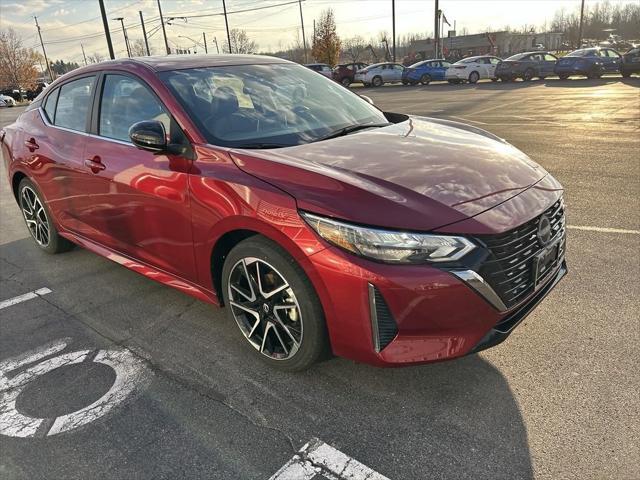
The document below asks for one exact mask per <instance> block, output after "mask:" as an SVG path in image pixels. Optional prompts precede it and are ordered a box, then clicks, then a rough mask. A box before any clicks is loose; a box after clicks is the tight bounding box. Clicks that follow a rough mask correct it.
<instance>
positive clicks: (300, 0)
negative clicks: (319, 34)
mask: <svg viewBox="0 0 640 480" xmlns="http://www.w3.org/2000/svg"><path fill="white" fill-rule="evenodd" d="M298 5H299V6H300V25H301V26H302V45H303V47H304V63H307V38H306V37H305V36H304V18H303V17H302V0H298Z"/></svg>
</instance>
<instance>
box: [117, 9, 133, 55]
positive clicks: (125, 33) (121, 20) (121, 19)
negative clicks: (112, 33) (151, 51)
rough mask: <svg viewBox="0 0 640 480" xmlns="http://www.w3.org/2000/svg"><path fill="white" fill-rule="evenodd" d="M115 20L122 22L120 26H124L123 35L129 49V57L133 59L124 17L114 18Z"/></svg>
mask: <svg viewBox="0 0 640 480" xmlns="http://www.w3.org/2000/svg"><path fill="white" fill-rule="evenodd" d="M113 20H116V21H120V25H122V33H124V44H125V46H126V47H127V56H128V57H129V58H131V49H130V48H129V38H128V37H127V29H126V28H124V17H118V18H114V19H113Z"/></svg>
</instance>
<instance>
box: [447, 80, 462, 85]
mask: <svg viewBox="0 0 640 480" xmlns="http://www.w3.org/2000/svg"><path fill="white" fill-rule="evenodd" d="M447 81H448V82H449V85H458V84H459V83H460V80H457V79H451V80H447Z"/></svg>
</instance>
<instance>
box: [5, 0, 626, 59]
mask: <svg viewBox="0 0 640 480" xmlns="http://www.w3.org/2000/svg"><path fill="white" fill-rule="evenodd" d="M287 1H290V0H227V2H226V4H227V11H229V12H233V11H235V10H244V9H248V8H254V7H264V6H268V5H278V4H282V3H286V2H287ZM104 2H105V6H106V9H107V16H108V18H109V19H110V21H109V24H110V29H111V31H112V39H113V42H114V48H115V50H116V57H120V56H126V50H125V44H124V38H123V34H122V32H121V30H120V23H119V22H117V21H114V20H111V19H113V18H116V17H124V21H125V25H126V26H127V31H128V34H129V38H130V41H133V40H135V39H139V38H142V30H141V28H140V20H139V15H138V11H139V10H141V11H142V13H143V15H144V17H145V22H146V23H147V25H146V27H147V33H148V34H149V33H150V32H152V33H151V38H150V45H151V47H152V49H154V50H155V53H163V40H162V32H161V31H156V28H155V27H158V26H159V15H158V7H157V3H156V0H137V1H134V0H104ZM161 2H162V10H163V14H164V16H165V17H167V16H173V15H175V16H193V15H207V14H212V13H213V14H215V13H220V12H222V0H161ZM596 2H597V0H587V5H589V4H594V3H596ZM610 2H611V3H629V0H610ZM395 3H396V32H397V35H398V36H400V35H403V34H407V33H412V32H415V33H419V32H423V33H425V34H431V33H432V31H433V10H434V1H433V0H396V2H395ZM579 5H580V0H440V8H441V9H442V10H443V11H444V13H445V15H446V17H447V18H448V20H449V21H450V22H451V23H452V24H453V21H454V20H455V21H456V22H457V30H458V31H461V30H462V29H463V28H466V29H467V30H468V31H469V32H470V33H474V32H483V31H487V30H494V29H502V28H503V27H504V26H506V25H511V26H512V27H521V26H523V25H543V24H544V23H545V22H549V23H550V22H551V19H552V18H553V15H554V12H555V11H556V10H558V9H561V8H564V9H566V11H567V12H569V11H573V9H575V8H576V7H579ZM302 6H303V14H304V22H305V29H306V34H307V37H310V36H311V31H312V29H313V19H314V18H318V17H319V15H320V12H321V11H322V10H323V9H326V8H328V7H332V8H333V9H334V11H335V14H336V21H337V25H338V34H339V35H340V36H341V37H343V38H346V37H350V36H353V35H362V36H364V37H366V38H368V37H370V36H371V35H375V34H376V33H377V32H379V31H382V30H387V31H388V32H391V0H333V1H330V0H304V1H303V3H302ZM34 15H37V16H38V21H39V23H40V26H41V28H42V36H43V39H44V42H45V46H46V49H47V55H48V56H49V59H50V60H54V59H64V60H67V61H69V60H71V61H77V62H79V63H81V61H82V51H81V50H80V44H82V45H83V46H84V49H85V52H86V53H87V55H89V54H91V53H94V52H99V53H101V54H103V55H105V56H106V55H107V52H108V51H107V46H106V42H105V39H104V33H103V27H102V21H101V19H100V9H99V4H98V0H0V28H3V29H5V28H8V27H13V28H14V29H15V30H16V31H18V33H19V34H20V35H21V36H22V37H23V39H24V43H25V46H28V47H34V48H36V47H37V48H38V49H39V50H40V46H39V43H38V37H37V32H36V28H35V25H34V20H33V16H34ZM229 26H230V28H242V29H245V30H246V31H247V33H248V34H249V36H250V37H251V38H252V39H253V40H255V41H256V42H257V43H258V45H259V46H260V50H261V51H275V50H278V49H281V48H286V47H287V46H289V45H290V44H291V43H293V42H294V41H295V39H296V36H297V35H298V32H299V28H300V12H299V9H298V5H297V3H294V4H290V5H281V6H276V7H273V8H267V9H262V10H259V11H253V12H245V13H234V14H232V15H229ZM446 28H447V27H446V26H445V29H446ZM166 29H167V36H168V37H169V43H170V46H171V47H172V48H175V47H176V46H180V47H182V48H190V47H192V46H193V41H191V40H189V39H187V38H181V37H180V36H181V35H182V36H188V37H191V38H192V39H193V40H195V41H202V32H203V31H204V32H206V34H207V37H208V41H209V42H212V41H213V38H214V37H216V38H217V39H218V42H223V41H224V39H225V29H224V17H222V16H219V15H218V16H203V17H199V18H189V19H188V20H187V21H186V22H185V21H184V20H175V21H174V22H172V25H168V26H167V27H166ZM212 48H215V47H212V46H211V47H210V49H209V52H210V53H211V52H212Z"/></svg>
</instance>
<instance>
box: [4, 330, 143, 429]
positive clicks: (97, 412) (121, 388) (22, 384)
mask: <svg viewBox="0 0 640 480" xmlns="http://www.w3.org/2000/svg"><path fill="white" fill-rule="evenodd" d="M68 341H69V339H61V340H56V341H54V342H51V343H48V344H46V345H42V346H41V347H39V348H36V349H34V350H31V351H29V352H26V353H24V354H22V355H19V356H17V357H13V358H9V359H7V360H3V361H0V434H2V435H7V436H11V437H40V436H50V435H56V434H58V433H63V432H68V431H70V430H74V429H76V428H78V427H81V426H83V425H86V424H88V423H91V422H93V421H94V420H97V419H98V418H100V417H102V416H104V415H106V414H107V413H109V412H110V411H111V410H112V409H113V408H114V407H116V406H117V405H118V404H120V403H122V402H123V401H124V400H125V399H126V398H127V397H128V396H129V395H130V394H131V393H132V392H133V391H134V390H136V389H137V388H139V387H141V386H142V385H143V384H144V383H146V380H147V378H148V375H147V372H146V367H145V365H144V363H143V361H142V360H141V359H140V358H138V357H136V356H134V355H133V353H131V352H130V351H128V350H124V349H114V350H97V351H96V350H78V351H75V352H69V353H61V352H62V351H63V350H64V349H65V348H66V347H67V342H68ZM53 355H55V356H53ZM36 362H38V363H36ZM81 362H96V363H102V364H104V365H107V366H109V367H111V368H112V369H113V371H114V372H115V374H116V375H115V381H114V382H113V385H112V386H111V388H110V389H109V390H108V391H107V392H106V393H105V394H104V395H102V396H101V397H100V398H99V399H97V400H96V401H94V402H93V403H92V404H90V405H87V406H86V407H83V408H81V409H80V410H77V411H75V412H71V413H68V414H65V415H61V416H59V417H57V418H55V419H46V418H36V417H30V416H28V415H25V414H23V413H21V412H19V411H18V410H17V408H16V400H17V399H18V397H19V396H20V394H21V393H22V391H23V390H24V389H25V388H26V386H27V385H28V384H29V383H30V382H32V381H33V380H35V379H36V378H37V377H40V376H42V375H44V374H46V373H49V372H51V371H53V370H55V369H57V368H60V367H64V366H66V365H74V364H79V363H81ZM32 364H35V365H32ZM27 365H31V366H29V367H28V368H26V369H24V370H23V371H20V372H18V373H15V372H16V371H18V370H21V369H23V368H24V367H26V366H27Z"/></svg>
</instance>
